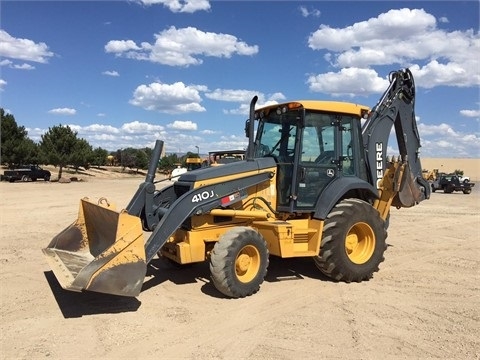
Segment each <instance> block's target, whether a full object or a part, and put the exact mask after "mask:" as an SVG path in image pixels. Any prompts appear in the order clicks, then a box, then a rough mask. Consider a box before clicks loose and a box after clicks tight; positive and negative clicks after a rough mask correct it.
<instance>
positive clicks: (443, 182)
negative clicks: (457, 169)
mask: <svg viewBox="0 0 480 360" xmlns="http://www.w3.org/2000/svg"><path fill="white" fill-rule="evenodd" d="M474 186H475V183H471V182H469V181H465V180H464V179H461V177H460V176H458V175H456V174H444V175H442V176H440V177H439V178H438V179H437V180H435V181H434V182H433V183H432V191H433V192H435V191H436V190H443V192H444V193H447V194H451V193H453V192H454V191H462V192H463V193H464V194H470V193H471V192H472V187H474Z"/></svg>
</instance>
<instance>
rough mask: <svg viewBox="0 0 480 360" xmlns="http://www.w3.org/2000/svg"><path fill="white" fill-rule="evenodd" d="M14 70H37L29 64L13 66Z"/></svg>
mask: <svg viewBox="0 0 480 360" xmlns="http://www.w3.org/2000/svg"><path fill="white" fill-rule="evenodd" d="M12 68H13V69H17V70H34V69H35V66H33V65H30V64H27V63H23V64H20V65H19V64H15V65H13V66H12Z"/></svg>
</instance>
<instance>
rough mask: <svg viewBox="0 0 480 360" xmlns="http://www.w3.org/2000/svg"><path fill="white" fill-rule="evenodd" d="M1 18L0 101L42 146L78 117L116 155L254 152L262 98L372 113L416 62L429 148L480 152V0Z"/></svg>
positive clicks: (55, 4) (189, 0)
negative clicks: (252, 114) (255, 111)
mask: <svg viewBox="0 0 480 360" xmlns="http://www.w3.org/2000/svg"><path fill="white" fill-rule="evenodd" d="M0 12H1V15H0V106H1V107H2V108H3V109H4V110H5V111H6V112H7V113H10V114H12V115H13V116H14V117H15V120H16V122H17V125H19V126H24V127H25V129H26V130H27V132H28V137H29V138H31V139H32V140H34V141H36V142H39V141H40V140H41V135H42V134H44V133H45V132H46V131H48V129H49V128H51V127H53V126H58V125H68V126H70V127H71V129H72V130H74V131H76V132H77V136H78V137H79V138H83V139H86V140H87V141H88V142H89V143H90V144H91V145H92V146H93V147H94V148H96V147H102V148H104V149H107V150H109V151H115V150H117V149H122V148H127V147H133V148H143V147H153V145H154V143H155V140H157V139H160V140H163V141H164V144H165V150H166V152H167V153H173V152H176V153H186V152H188V151H190V152H199V153H200V154H207V153H208V152H209V151H218V150H228V149H244V148H245V147H246V145H247V143H248V142H247V139H246V138H245V132H244V126H245V120H246V119H247V118H248V106H249V103H250V100H251V99H252V97H253V96H254V95H257V96H258V97H259V101H258V103H257V107H258V106H262V105H266V104H273V103H281V102H286V101H292V100H300V99H303V100H306V99H308V100H315V99H318V100H334V101H347V102H353V103H358V104H362V105H367V106H370V107H373V106H374V105H375V104H376V103H377V101H378V100H379V98H380V97H381V95H382V94H383V92H384V91H385V89H386V88H387V86H388V74H389V73H390V72H391V71H396V70H398V69H401V68H407V67H408V68H409V69H410V70H411V71H412V73H413V76H414V79H415V83H416V90H417V91H416V94H417V95H416V103H415V114H416V121H417V126H418V130H419V133H420V137H421V144H422V148H421V156H424V157H438V158H441V157H446V158H480V138H479V136H480V127H479V124H480V110H479V104H480V99H479V85H480V66H479V60H478V58H479V57H480V36H479V33H478V30H479V2H478V1H208V0H138V1H74V0H71V1H68V0H67V1H22V0H20V1H19V0H17V1H10V0H2V1H1V2H0ZM396 149H397V145H396V143H395V140H394V138H393V137H391V140H390V142H389V152H390V153H391V155H394V154H395V151H396Z"/></svg>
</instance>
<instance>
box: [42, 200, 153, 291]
mask: <svg viewBox="0 0 480 360" xmlns="http://www.w3.org/2000/svg"><path fill="white" fill-rule="evenodd" d="M43 253H44V254H45V256H46V258H47V261H48V263H49V265H50V267H51V268H52V270H53V272H54V274H55V276H56V278H57V279H58V281H59V283H60V285H61V286H62V287H63V288H64V289H66V290H71V291H83V290H89V291H95V292H101V293H106V294H113V295H122V296H137V295H138V294H140V290H141V288H142V285H143V280H144V278H145V274H146V271H147V264H146V257H145V244H144V236H143V229H142V224H141V220H140V218H139V217H136V216H132V215H129V214H128V213H127V212H126V211H124V210H122V211H120V212H118V211H115V210H114V209H112V206H110V205H109V204H107V203H106V202H104V203H101V202H99V203H98V204H95V203H93V202H90V201H89V200H88V199H86V198H85V199H81V200H80V208H79V211H78V218H77V220H76V221H75V222H74V223H73V224H71V225H70V226H68V227H67V228H66V229H65V230H63V231H62V232H60V233H59V234H58V235H57V236H55V237H54V238H53V239H52V241H51V242H50V244H49V245H48V246H47V247H46V248H45V249H43Z"/></svg>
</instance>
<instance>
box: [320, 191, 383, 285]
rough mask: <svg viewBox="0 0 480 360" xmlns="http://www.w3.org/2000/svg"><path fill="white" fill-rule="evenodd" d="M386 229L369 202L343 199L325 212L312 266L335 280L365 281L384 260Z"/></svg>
mask: <svg viewBox="0 0 480 360" xmlns="http://www.w3.org/2000/svg"><path fill="white" fill-rule="evenodd" d="M386 238H387V231H386V228H385V223H384V221H383V220H382V218H381V217H380V214H379V213H378V211H377V210H376V209H374V208H373V207H372V206H371V205H370V204H369V203H367V202H365V201H362V200H359V199H345V200H342V201H341V202H339V203H338V204H337V205H336V206H335V207H334V208H333V209H332V211H331V212H330V214H328V216H327V218H326V219H325V224H324V227H323V234H322V242H321V247H320V254H319V255H318V256H315V257H314V261H315V265H316V266H317V267H318V269H320V271H321V272H322V273H323V274H325V275H326V276H328V277H330V278H332V279H334V280H336V281H345V282H347V283H349V282H352V281H354V282H361V281H363V280H369V279H370V278H371V277H372V276H373V273H374V272H377V271H378V269H379V268H378V267H379V265H380V263H381V262H382V261H383V260H384V259H385V258H384V257H383V254H384V252H385V250H386V248H387V246H386V243H385V239H386Z"/></svg>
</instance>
